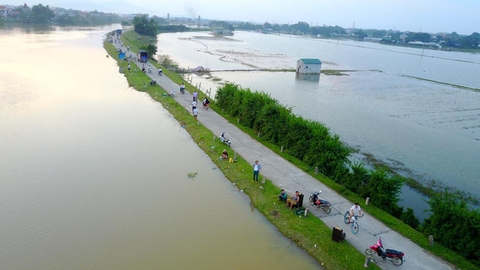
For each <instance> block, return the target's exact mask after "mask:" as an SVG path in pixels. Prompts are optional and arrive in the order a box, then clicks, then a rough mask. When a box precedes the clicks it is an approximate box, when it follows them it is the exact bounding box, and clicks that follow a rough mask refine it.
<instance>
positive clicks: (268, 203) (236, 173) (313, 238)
mask: <svg viewBox="0 0 480 270" xmlns="http://www.w3.org/2000/svg"><path fill="white" fill-rule="evenodd" d="M137 36H138V34H136V33H134V32H133V31H131V32H126V33H125V34H124V35H123V36H122V40H123V42H124V44H125V45H129V46H130V47H131V48H132V50H134V51H136V50H138V48H139V47H140V46H141V45H142V44H141V43H139V42H137V41H138V40H137ZM131 39H135V40H137V41H135V40H131ZM149 43H150V44H155V43H154V42H152V41H150V42H149ZM147 44H148V43H147ZM105 48H106V49H107V51H108V52H109V54H110V55H112V56H113V57H116V50H115V48H114V47H113V45H112V44H109V43H105ZM152 64H153V65H155V66H156V67H157V68H158V64H156V63H152ZM119 65H120V67H124V68H125V67H126V65H127V63H123V62H119ZM164 74H165V75H166V76H168V77H169V78H170V79H172V80H173V81H174V82H175V83H177V84H180V83H181V82H184V81H185V80H184V79H183V78H182V77H181V76H180V75H178V74H176V73H174V72H170V71H168V70H166V69H164ZM125 77H126V78H127V80H128V82H129V85H130V86H132V87H134V88H135V89H137V90H139V91H146V92H147V93H149V94H150V96H152V98H153V99H155V100H157V101H159V102H160V103H162V105H163V106H164V107H165V108H166V109H167V110H168V111H169V112H170V113H171V114H172V115H173V116H174V117H175V118H176V119H177V120H178V121H179V122H180V123H185V124H186V130H187V131H188V132H189V133H190V134H191V136H192V138H193V139H194V140H195V141H196V142H197V143H198V145H199V147H201V148H202V149H203V150H204V151H205V153H207V154H208V155H209V156H210V157H211V159H212V160H213V162H214V163H216V164H217V166H218V167H219V168H220V169H221V170H222V171H223V173H224V175H225V176H226V177H227V178H228V179H229V180H230V181H232V182H233V183H235V184H236V185H237V186H238V188H239V189H243V190H244V191H245V193H246V194H248V195H249V196H250V198H251V200H252V203H253V205H254V206H255V207H256V208H257V209H258V210H259V211H260V212H262V213H263V215H265V217H267V219H269V220H270V221H271V222H272V223H273V224H274V225H275V226H276V227H277V228H278V229H279V231H281V232H282V233H283V234H284V235H285V236H287V237H289V238H290V239H292V241H294V242H295V243H297V245H299V246H300V247H302V248H303V249H305V250H306V251H307V252H309V253H310V254H311V255H312V256H313V257H314V258H316V259H317V260H318V261H319V262H321V263H324V266H325V267H326V268H327V269H357V268H358V269H364V267H363V260H364V255H363V254H362V253H360V252H359V251H357V250H356V249H355V248H354V247H353V246H351V245H350V244H348V243H347V242H342V243H336V242H332V240H331V234H332V229H331V228H329V227H327V226H326V225H325V224H324V223H322V222H320V221H319V220H318V218H316V217H309V218H299V217H298V216H296V215H295V214H294V213H292V212H291V211H289V210H287V209H286V208H285V207H284V206H283V205H279V204H278V203H277V200H276V199H277V195H278V193H279V188H278V187H275V186H274V185H273V184H272V183H271V182H270V181H268V179H267V181H266V183H265V185H264V186H265V188H264V189H260V188H259V186H258V184H256V185H255V184H254V183H251V182H250V181H249V180H248V179H250V178H251V175H250V174H251V170H252V169H251V164H249V162H247V161H245V160H243V158H242V157H239V158H238V162H236V163H234V164H230V163H227V162H222V161H219V159H218V157H219V156H220V151H221V149H223V146H222V144H220V143H219V142H213V141H212V138H213V136H214V135H215V134H213V133H212V132H211V131H210V130H208V129H207V128H205V127H203V126H202V125H198V122H194V121H193V117H192V116H191V115H190V113H189V112H188V111H187V110H186V109H185V108H183V107H182V106H181V105H179V104H178V103H176V102H175V100H173V99H171V98H169V97H168V96H167V92H166V91H165V90H163V89H161V88H159V87H158V86H155V87H154V86H145V85H148V84H147V83H148V82H149V81H150V78H149V77H148V76H147V75H145V74H143V73H141V72H140V74H136V76H132V74H127V73H126V74H125ZM131 77H134V78H131ZM138 80H140V81H142V80H143V83H142V82H140V83H139V82H138ZM186 88H187V91H190V92H193V90H194V89H195V88H194V87H193V86H192V85H189V84H188V83H187V84H186ZM195 90H197V92H199V93H200V98H203V96H204V93H202V92H201V91H199V90H198V89H195ZM211 108H212V109H214V110H215V111H216V112H217V113H218V114H220V115H222V116H223V117H224V118H226V119H227V120H228V121H229V122H230V123H232V124H234V125H237V121H236V119H232V118H231V117H229V116H228V115H225V114H222V112H221V110H218V108H216V107H215V104H211ZM237 127H238V128H240V129H241V130H243V131H244V132H246V133H248V134H250V135H251V136H252V137H253V138H257V134H255V132H254V131H253V130H250V129H247V128H245V127H242V126H238V125H237ZM257 140H258V141H259V142H261V143H262V144H264V145H265V146H267V147H269V148H270V149H271V150H272V151H274V152H276V153H277V154H278V155H280V156H282V157H283V158H285V159H287V160H289V161H290V162H291V163H292V164H294V165H296V166H297V167H298V168H300V169H302V170H304V171H306V172H307V173H309V174H310V175H311V176H312V177H315V178H316V179H317V180H319V181H320V182H322V183H323V184H325V185H327V186H329V187H330V188H332V189H333V190H335V191H336V192H338V193H339V194H341V195H342V196H344V197H345V198H347V199H348V200H350V201H359V202H361V201H363V198H360V197H358V195H356V194H355V193H353V192H351V191H349V190H348V189H346V188H345V187H343V186H341V185H338V184H337V183H335V182H334V181H333V180H331V179H329V178H326V177H324V176H323V175H321V174H315V173H314V172H313V168H310V167H308V166H306V165H305V164H304V163H302V162H301V161H299V160H297V159H295V158H293V157H290V156H288V155H285V153H282V152H280V149H279V148H278V147H277V146H275V145H272V144H270V143H268V142H265V141H263V140H262V138H261V137H260V138H257ZM361 206H362V208H363V209H365V210H366V211H367V212H368V213H369V214H370V215H372V216H374V217H376V218H377V219H379V220H380V221H382V222H383V223H384V224H385V225H386V226H388V227H390V228H391V229H392V230H395V231H397V232H399V233H400V234H402V235H404V236H405V237H407V238H409V239H410V240H412V241H413V242H415V243H417V244H418V245H419V246H420V247H422V248H424V249H425V250H428V251H430V252H431V253H433V254H435V255H437V256H439V257H442V258H444V259H445V260H447V261H449V262H451V263H452V264H454V265H456V267H458V268H461V269H477V268H476V267H475V266H474V265H472V264H471V263H470V262H468V261H467V260H465V259H464V258H463V257H461V256H460V255H458V254H456V253H454V252H452V251H450V250H449V249H447V248H445V247H443V246H441V245H439V244H436V245H435V246H433V247H432V246H430V245H429V242H428V239H427V238H426V237H425V236H424V235H423V234H422V233H420V232H418V231H416V230H414V229H413V228H411V227H410V226H408V225H406V224H404V223H403V222H401V221H400V220H398V219H396V218H394V217H392V216H391V215H389V214H387V213H385V212H384V211H383V210H380V209H378V208H377V207H375V206H372V205H369V206H366V205H364V204H361ZM353 262H358V265H357V264H356V263H353ZM370 268H371V269H374V268H375V269H378V267H377V266H375V265H371V266H370Z"/></svg>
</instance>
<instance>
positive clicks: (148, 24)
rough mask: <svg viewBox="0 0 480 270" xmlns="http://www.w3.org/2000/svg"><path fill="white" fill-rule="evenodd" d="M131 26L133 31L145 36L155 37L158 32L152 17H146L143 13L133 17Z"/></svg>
mask: <svg viewBox="0 0 480 270" xmlns="http://www.w3.org/2000/svg"><path fill="white" fill-rule="evenodd" d="M133 28H134V29H135V32H137V33H139V34H141V35H145V36H152V37H155V36H157V34H158V24H157V23H156V22H155V21H154V20H153V19H150V20H149V19H147V16H145V15H143V16H140V17H138V16H136V17H135V18H133Z"/></svg>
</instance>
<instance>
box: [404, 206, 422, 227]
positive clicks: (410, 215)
mask: <svg viewBox="0 0 480 270" xmlns="http://www.w3.org/2000/svg"><path fill="white" fill-rule="evenodd" d="M400 219H401V220H402V221H403V223H405V224H407V225H409V226H410V227H412V228H414V229H419V226H420V221H419V220H418V218H417V217H416V216H415V213H414V212H413V209H412V208H407V210H406V211H404V212H403V213H402V216H401V217H400Z"/></svg>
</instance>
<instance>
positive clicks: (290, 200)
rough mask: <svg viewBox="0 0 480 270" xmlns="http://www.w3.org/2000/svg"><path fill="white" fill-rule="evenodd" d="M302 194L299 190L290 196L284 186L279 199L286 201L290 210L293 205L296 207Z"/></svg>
mask: <svg viewBox="0 0 480 270" xmlns="http://www.w3.org/2000/svg"><path fill="white" fill-rule="evenodd" d="M300 196H301V193H300V192H298V190H297V191H295V193H294V194H293V196H291V197H290V198H288V196H287V192H286V191H285V189H283V188H282V190H281V191H280V194H278V200H280V201H282V202H285V203H286V204H287V207H289V208H290V210H292V209H293V207H296V206H297V205H298V203H299V202H300Z"/></svg>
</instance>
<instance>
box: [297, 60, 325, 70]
mask: <svg viewBox="0 0 480 270" xmlns="http://www.w3.org/2000/svg"><path fill="white" fill-rule="evenodd" d="M321 70H322V61H320V60H318V59H314V58H302V59H300V60H298V61H297V73H299V74H312V73H313V74H320V71H321Z"/></svg>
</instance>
